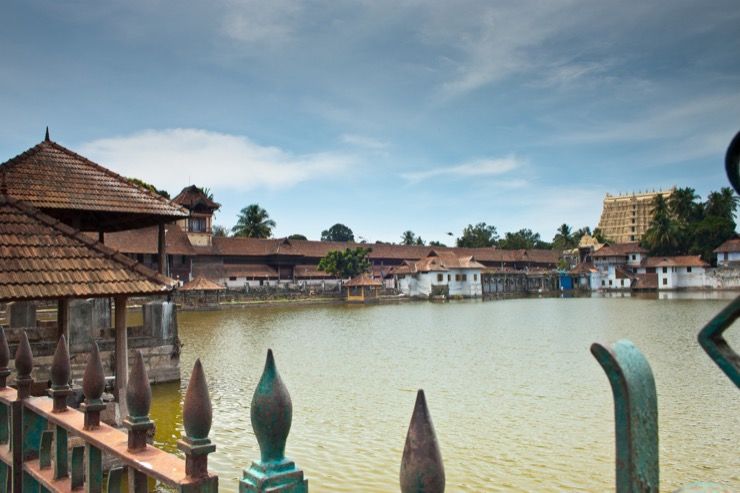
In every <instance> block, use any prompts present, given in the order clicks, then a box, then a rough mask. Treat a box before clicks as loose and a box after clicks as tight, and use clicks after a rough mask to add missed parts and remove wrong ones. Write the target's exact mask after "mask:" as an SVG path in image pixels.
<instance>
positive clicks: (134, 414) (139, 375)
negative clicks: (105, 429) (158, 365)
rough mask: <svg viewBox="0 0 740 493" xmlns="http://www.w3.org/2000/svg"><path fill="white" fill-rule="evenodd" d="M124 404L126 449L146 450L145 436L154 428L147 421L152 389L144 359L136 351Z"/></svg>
mask: <svg viewBox="0 0 740 493" xmlns="http://www.w3.org/2000/svg"><path fill="white" fill-rule="evenodd" d="M126 404H127V405H128V414H129V415H128V416H127V417H126V419H124V420H123V425H124V426H125V427H126V428H127V429H128V449H129V451H138V450H142V449H145V448H146V436H147V434H148V433H149V430H151V429H153V428H154V422H153V421H152V420H151V419H149V408H150V407H151V404H152V388H151V386H150V385H149V377H148V376H147V374H146V367H145V366H144V357H143V356H142V355H141V351H136V356H135V358H134V364H133V366H132V367H131V373H130V374H129V377H128V386H127V387H126Z"/></svg>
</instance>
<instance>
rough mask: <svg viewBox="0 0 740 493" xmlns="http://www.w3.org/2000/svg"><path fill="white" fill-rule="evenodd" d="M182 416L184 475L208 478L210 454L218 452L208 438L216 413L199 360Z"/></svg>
mask: <svg viewBox="0 0 740 493" xmlns="http://www.w3.org/2000/svg"><path fill="white" fill-rule="evenodd" d="M182 417H183V425H184V428H185V437H184V438H183V439H182V440H178V442H177V448H179V449H180V450H182V451H183V452H184V453H185V473H186V474H187V475H188V476H190V477H192V478H203V479H205V478H209V475H208V454H210V453H211V452H213V451H215V450H216V445H214V444H213V443H211V440H209V439H208V434H209V433H210V431H211V423H212V420H213V410H212V408H211V397H210V396H209V394H208V384H207V383H206V375H205V372H204V371H203V365H202V364H201V362H200V359H197V360H195V365H194V366H193V372H192V373H191V374H190V382H189V383H188V390H187V391H186V392H185V402H184V403H183V410H182ZM214 481H215V479H214Z"/></svg>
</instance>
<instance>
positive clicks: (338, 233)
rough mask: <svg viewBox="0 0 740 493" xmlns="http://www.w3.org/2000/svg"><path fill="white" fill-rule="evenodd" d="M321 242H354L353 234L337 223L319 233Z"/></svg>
mask: <svg viewBox="0 0 740 493" xmlns="http://www.w3.org/2000/svg"><path fill="white" fill-rule="evenodd" d="M321 241H355V234H354V233H353V232H352V230H351V229H349V228H348V227H347V226H345V225H344V224H341V223H337V224H335V225H334V226H332V227H331V228H329V229H325V230H324V231H322V232H321Z"/></svg>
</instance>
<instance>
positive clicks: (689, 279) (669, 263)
mask: <svg viewBox="0 0 740 493" xmlns="http://www.w3.org/2000/svg"><path fill="white" fill-rule="evenodd" d="M707 267H709V264H707V263H706V262H704V261H703V260H702V259H701V257H700V256H699V255H681V256H676V257H648V258H646V259H645V261H644V262H643V263H642V265H641V266H640V267H638V268H637V273H638V274H641V275H642V274H656V276H657V283H658V286H657V288H658V290H664V289H690V288H706V287H709V282H708V280H707V276H706V274H707V272H706V269H707Z"/></svg>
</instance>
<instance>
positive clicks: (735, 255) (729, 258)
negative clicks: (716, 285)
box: [714, 238, 740, 267]
mask: <svg viewBox="0 0 740 493" xmlns="http://www.w3.org/2000/svg"><path fill="white" fill-rule="evenodd" d="M714 254H715V255H716V256H717V265H718V266H720V267H731V266H735V265H740V238H733V239H731V240H727V241H725V242H724V243H722V244H721V245H720V246H718V247H717V248H715V249H714Z"/></svg>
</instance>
